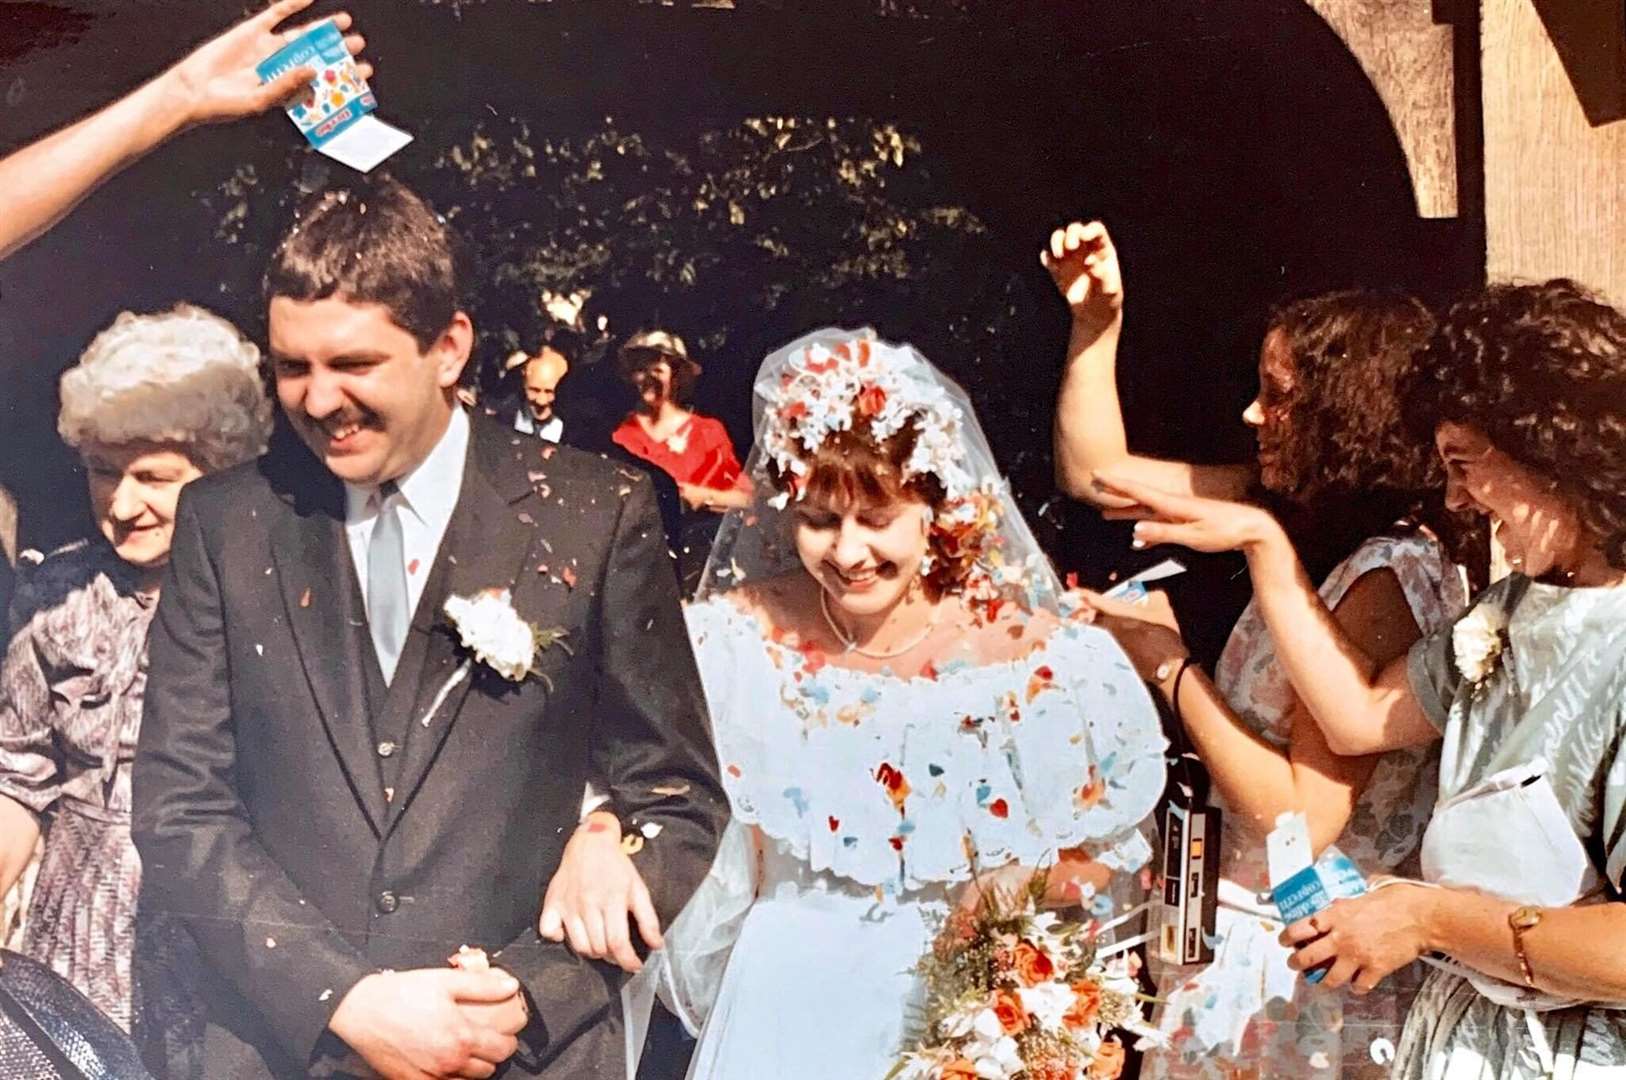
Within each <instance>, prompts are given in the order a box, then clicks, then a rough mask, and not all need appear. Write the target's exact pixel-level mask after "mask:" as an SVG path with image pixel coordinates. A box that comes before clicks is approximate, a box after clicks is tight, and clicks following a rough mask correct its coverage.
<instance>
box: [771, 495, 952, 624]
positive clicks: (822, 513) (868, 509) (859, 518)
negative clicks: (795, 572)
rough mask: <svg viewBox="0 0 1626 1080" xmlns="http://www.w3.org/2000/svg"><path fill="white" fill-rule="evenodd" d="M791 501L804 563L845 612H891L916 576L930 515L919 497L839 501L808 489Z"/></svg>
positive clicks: (918, 573) (864, 613) (923, 556)
mask: <svg viewBox="0 0 1626 1080" xmlns="http://www.w3.org/2000/svg"><path fill="white" fill-rule="evenodd" d="M794 506H795V514H796V530H795V531H796V552H797V554H798V555H799V556H801V560H802V565H803V566H804V567H806V568H807V572H808V573H809V574H812V575H813V577H814V578H815V579H816V580H817V581H818V583H819V585H820V586H822V587H823V589H824V591H825V592H826V593H827V594H829V597H830V599H831V601H833V602H834V603H835V604H836V605H837V606H839V607H840V608H841V609H842V610H844V611H846V612H847V613H849V614H851V615H856V616H865V615H878V614H880V613H882V612H885V611H889V610H890V609H891V608H892V607H893V606H894V605H896V604H897V603H898V601H899V600H901V599H903V597H904V596H905V595H906V594H907V592H908V590H909V586H910V585H911V584H912V583H913V582H914V580H915V579H916V578H917V577H919V576H920V565H921V560H923V559H924V558H925V557H926V550H927V538H926V533H927V520H928V516H929V514H930V510H929V509H928V507H927V505H926V503H925V502H923V501H922V500H920V499H917V498H908V497H905V498H898V499H892V500H888V501H884V502H859V501H852V502H847V503H846V504H844V505H838V504H836V503H834V502H831V501H827V500H823V499H819V498H816V497H814V496H813V495H811V494H809V495H808V496H807V497H805V498H804V499H802V501H800V502H798V503H795V504H794Z"/></svg>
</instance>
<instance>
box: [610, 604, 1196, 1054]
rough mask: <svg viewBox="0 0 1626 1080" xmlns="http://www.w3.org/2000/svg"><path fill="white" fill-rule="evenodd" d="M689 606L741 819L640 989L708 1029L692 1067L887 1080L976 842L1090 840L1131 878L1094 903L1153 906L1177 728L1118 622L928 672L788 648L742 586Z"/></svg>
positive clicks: (991, 854)
mask: <svg viewBox="0 0 1626 1080" xmlns="http://www.w3.org/2000/svg"><path fill="white" fill-rule="evenodd" d="M688 619H689V629H690V636H691V638H692V640H693V643H694V648H695V654H696V656H697V658H698V660H699V664H700V670H701V675H702V678H703V680H704V683H705V687H706V695H707V701H708V703H709V705H710V709H711V714H712V722H713V726H714V731H715V737H716V743H717V753H718V760H719V763H720V764H721V766H722V769H723V774H724V783H725V786H726V787H727V789H728V793H729V798H730V801H731V803H732V806H733V810H734V815H735V819H734V821H733V823H732V824H731V825H730V826H729V833H728V835H727V836H726V838H725V840H724V843H723V847H722V850H721V853H720V854H719V857H718V860H717V863H716V865H715V866H714V867H713V869H712V873H711V876H710V877H709V878H708V880H707V881H706V883H705V885H703V886H702V888H701V890H700V892H699V893H698V894H697V895H696V898H695V900H694V901H693V902H692V903H691V904H690V906H689V907H688V908H687V909H685V911H684V913H683V915H682V916H681V917H680V918H679V919H678V920H676V922H675V923H674V924H673V926H672V927H671V929H670V932H669V933H668V935H667V947H666V948H665V949H664V950H662V951H661V952H659V953H656V954H654V957H653V959H652V963H651V967H650V969H649V975H647V976H646V977H645V979H643V980H641V983H642V984H643V985H645V986H646V987H647V986H648V985H649V984H650V983H658V984H659V985H660V987H661V994H662V997H663V999H664V1000H666V1001H667V1004H668V1005H669V1006H670V1007H672V1008H673V1009H674V1011H675V1012H677V1013H678V1015H679V1016H680V1018H681V1019H683V1020H684V1022H685V1024H687V1025H689V1026H690V1027H691V1029H695V1028H699V1027H700V1026H701V1023H702V1021H703V1025H704V1026H703V1029H702V1030H701V1031H700V1041H699V1047H698V1050H697V1052H696V1054H695V1056H694V1062H693V1065H692V1067H691V1070H690V1074H689V1075H690V1076H691V1077H697V1078H703V1080H747V1078H749V1080H762V1078H764V1077H779V1078H787V1080H794V1078H798V1077H808V1078H814V1077H817V1078H819V1080H829V1078H832V1077H835V1078H840V1080H868V1078H873V1080H881V1078H882V1077H884V1076H885V1075H886V1074H887V1072H888V1070H890V1069H891V1067H892V1066H893V1064H894V1063H895V1062H896V1061H897V1058H898V1056H899V1053H900V1051H902V1050H903V1049H904V1048H905V1045H906V1042H907V1041H908V1040H909V1039H910V1037H911V1036H912V1035H913V1034H914V1029H913V1024H914V1022H915V1021H916V1020H917V1019H918V1017H919V1015H920V1011H921V1007H922V1005H923V1004H924V1002H923V1000H922V994H923V987H922V984H921V981H920V979H919V977H918V976H917V975H916V974H915V970H914V969H915V965H916V964H917V962H918V961H919V960H920V958H921V956H922V955H923V954H924V953H925V952H926V951H927V950H928V949H929V948H930V946H931V941H932V937H933V935H934V933H935V930H936V928H937V923H938V920H939V919H940V918H941V917H942V915H943V914H944V913H946V912H947V910H948V908H949V904H950V902H951V900H952V899H953V898H954V896H955V894H956V892H957V890H958V889H959V888H960V887H961V886H962V885H963V884H964V882H965V881H966V880H967V879H968V878H969V877H970V875H971V871H972V862H971V855H972V853H973V852H975V855H976V858H977V860H978V863H979V865H980V867H981V868H983V869H989V868H994V867H998V866H1000V865H1002V864H1004V863H1006V862H1009V861H1011V860H1016V861H1019V862H1022V863H1024V864H1028V865H1042V864H1044V863H1046V862H1048V861H1050V860H1052V859H1053V858H1054V857H1055V854H1056V852H1057V850H1058V849H1061V848H1072V847H1083V848H1084V849H1086V851H1087V852H1088V853H1090V854H1091V855H1093V856H1094V857H1095V858H1096V859H1097V860H1099V861H1100V862H1102V863H1104V864H1106V865H1107V866H1109V867H1111V868H1113V869H1114V870H1117V871H1119V872H1118V873H1117V874H1115V875H1114V882H1115V884H1114V886H1113V887H1112V888H1111V889H1110V890H1109V892H1108V893H1105V894H1102V895H1100V896H1098V897H1094V898H1093V899H1090V900H1088V901H1086V906H1087V910H1088V911H1089V912H1090V914H1091V915H1093V916H1094V917H1095V918H1097V919H1098V920H1100V921H1101V922H1103V923H1105V922H1108V921H1110V920H1112V919H1113V918H1114V917H1115V916H1117V915H1119V914H1121V913H1123V912H1125V911H1127V910H1130V909H1131V908H1133V907H1134V906H1136V905H1138V904H1140V903H1141V902H1142V901H1143V900H1144V898H1145V896H1146V891H1147V890H1146V887H1145V886H1146V881H1145V879H1146V877H1147V875H1146V874H1144V873H1143V872H1142V871H1143V868H1144V867H1146V865H1147V864H1148V861H1149V859H1150V856H1151V846H1150V844H1149V843H1148V839H1147V837H1146V835H1144V834H1143V829H1145V828H1146V827H1147V826H1148V825H1149V822H1148V820H1147V819H1148V817H1149V815H1150V814H1151V812H1152V810H1153V808H1154V806H1155V804H1156V802H1157V800H1158V798H1159V796H1160V794H1161V791H1162V788H1163V749H1164V741H1163V738H1162V734H1161V731H1160V729H1159V727H1158V723H1157V719H1156V713H1155V711H1154V709H1153V706H1152V704H1151V701H1150V699H1149V697H1148V695H1147V692H1146V690H1145V688H1144V686H1143V685H1142V683H1141V682H1140V680H1139V679H1138V678H1137V676H1136V674H1135V672H1134V670H1133V669H1132V668H1131V667H1130V665H1129V663H1128V661H1127V660H1126V659H1125V658H1124V656H1123V654H1122V652H1121V651H1120V650H1119V649H1118V646H1117V644H1116V643H1115V642H1113V640H1112V639H1111V637H1109V636H1108V635H1107V634H1106V633H1104V632H1102V631H1100V630H1096V629H1094V628H1093V627H1089V626H1087V625H1082V624H1079V623H1074V622H1060V623H1057V624H1055V628H1054V629H1053V630H1052V631H1051V632H1050V633H1049V634H1048V635H1047V636H1045V637H1044V638H1043V639H1042V640H1041V641H1040V643H1039V645H1038V647H1037V648H1036V649H1034V650H1033V651H1030V652H1028V653H1027V654H1026V655H1023V656H1021V657H1020V658H1018V659H1010V660H1005V661H1001V662H993V663H982V664H977V665H971V664H969V663H964V662H960V663H953V664H948V665H945V666H944V667H943V668H942V669H941V670H935V671H933V670H928V672H927V674H926V675H925V676H922V677H914V678H907V679H905V678H899V677H894V676H891V675H887V674H876V673H873V672H867V671H860V670H854V669H852V668H844V667H840V666H837V665H836V664H832V663H828V662H826V658H825V657H823V656H822V655H821V654H818V653H813V652H805V651H802V650H800V649H797V648H794V647H792V646H790V645H786V644H783V643H781V641H779V640H776V638H777V635H775V634H773V633H771V632H769V631H767V630H766V629H765V628H764V627H763V626H762V625H761V624H760V623H759V622H758V621H757V618H756V617H755V616H753V615H751V614H748V613H747V612H746V611H744V610H743V609H742V608H740V607H739V606H737V604H736V603H735V602H734V601H733V600H732V599H730V598H729V597H728V596H726V595H724V596H719V597H716V598H713V599H710V600H708V601H706V602H703V603H699V604H695V605H693V606H691V607H690V608H689V609H688ZM1128 925H1133V924H1132V923H1130V924H1126V926H1128Z"/></svg>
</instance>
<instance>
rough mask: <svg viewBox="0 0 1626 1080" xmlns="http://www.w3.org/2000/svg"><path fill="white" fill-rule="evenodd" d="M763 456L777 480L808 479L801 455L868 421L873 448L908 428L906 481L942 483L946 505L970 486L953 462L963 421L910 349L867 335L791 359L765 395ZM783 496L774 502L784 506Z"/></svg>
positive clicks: (794, 483) (797, 485)
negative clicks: (930, 479) (910, 432)
mask: <svg viewBox="0 0 1626 1080" xmlns="http://www.w3.org/2000/svg"><path fill="white" fill-rule="evenodd" d="M764 397H765V399H766V405H767V409H766V411H765V412H764V414H763V420H762V432H761V437H762V446H763V450H764V452H765V453H766V454H767V455H768V457H769V458H770V459H771V460H772V461H773V463H774V465H775V466H776V467H777V468H778V469H779V472H780V474H781V475H785V476H790V477H792V478H793V480H792V485H791V486H792V487H793V488H794V489H795V491H796V497H797V498H800V497H801V494H802V490H803V488H802V486H801V484H800V483H798V482H797V480H799V479H800V478H801V477H804V476H806V475H807V462H806V460H805V456H806V455H808V454H811V453H813V452H814V451H816V450H817V449H818V448H819V447H820V446H822V445H823V444H824V441H825V439H827V438H829V437H830V436H831V435H832V434H834V433H835V432H838V431H850V430H851V429H852V427H853V424H854V422H855V421H856V420H858V419H860V418H861V419H864V420H867V421H868V423H869V430H870V432H871V434H873V435H874V437H875V439H876V441H877V442H884V441H886V440H887V439H890V438H891V437H892V436H894V435H896V434H897V433H898V432H900V431H902V430H903V429H904V427H905V426H908V425H912V426H913V427H914V429H915V432H916V438H915V445H914V449H913V450H912V451H911V452H910V454H909V460H908V461H906V462H904V464H903V478H904V480H905V481H907V480H911V479H913V478H915V477H917V476H925V475H930V476H933V477H936V479H937V481H938V483H940V484H942V486H943V491H944V494H945V495H947V497H948V501H949V502H950V503H951V504H952V503H958V502H960V501H961V500H963V499H965V498H967V497H968V496H969V495H970V494H971V493H972V491H973V490H974V489H975V487H976V484H975V481H974V480H973V479H972V476H971V474H970V473H969V472H968V471H966V468H965V465H964V463H963V462H962V461H961V460H960V447H961V442H960V429H961V426H962V424H963V422H964V417H963V415H962V414H961V412H960V407H959V406H958V405H956V404H955V403H954V402H953V401H951V400H950V399H949V396H948V392H947V391H946V390H945V389H944V388H943V385H942V384H941V383H940V382H938V380H937V379H936V377H935V376H934V373H933V372H932V371H931V369H930V368H929V367H928V366H927V365H926V364H925V363H924V362H923V361H921V360H920V359H919V358H918V357H917V356H916V355H915V354H914V353H913V352H912V351H911V350H909V349H904V348H898V347H896V346H892V345H888V344H886V343H885V342H881V341H876V340H874V339H873V338H869V337H855V338H853V339H851V340H848V341H842V342H838V343H835V344H829V343H826V342H814V343H813V344H811V345H809V346H808V347H807V348H806V349H803V350H802V351H801V352H800V353H798V354H795V355H793V356H791V358H790V359H789V360H788V362H787V363H786V366H785V370H784V371H783V372H782V373H781V374H780V376H779V382H778V385H777V386H773V387H769V388H767V390H766V391H765V393H764ZM789 499H790V492H788V491H787V492H783V493H781V494H780V495H779V496H778V497H776V498H775V499H774V500H772V501H773V503H774V505H775V506H776V507H779V508H781V509H782V508H783V507H784V506H785V505H786V503H787V502H789Z"/></svg>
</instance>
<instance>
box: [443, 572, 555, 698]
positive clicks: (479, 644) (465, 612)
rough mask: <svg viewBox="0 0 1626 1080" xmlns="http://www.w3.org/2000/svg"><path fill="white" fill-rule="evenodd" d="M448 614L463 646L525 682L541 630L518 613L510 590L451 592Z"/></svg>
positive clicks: (501, 672) (503, 673)
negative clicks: (468, 594) (509, 592)
mask: <svg viewBox="0 0 1626 1080" xmlns="http://www.w3.org/2000/svg"><path fill="white" fill-rule="evenodd" d="M446 615H447V617H448V618H450V619H451V621H452V626H453V627H454V628H455V629H456V630H457V635H458V638H459V640H460V641H461V642H462V644H463V647H464V648H466V649H468V650H469V651H470V652H472V653H473V654H474V658H475V659H476V660H478V661H480V663H482V664H485V665H486V666H487V667H489V668H491V669H492V670H493V671H495V672H496V673H497V674H499V675H501V676H502V677H503V678H505V679H508V680H511V681H513V682H522V681H523V680H524V679H525V677H526V676H528V675H530V674H531V671H532V664H533V662H534V661H535V660H536V651H537V648H538V640H537V639H538V632H537V630H536V628H535V627H533V626H532V625H531V624H530V623H528V622H526V621H525V620H524V619H522V618H520V617H519V612H517V611H515V610H514V605H513V602H512V600H511V599H510V597H509V594H508V590H506V589H503V590H501V591H495V590H488V591H486V592H482V593H479V594H478V595H475V596H472V597H470V596H448V597H447V598H446Z"/></svg>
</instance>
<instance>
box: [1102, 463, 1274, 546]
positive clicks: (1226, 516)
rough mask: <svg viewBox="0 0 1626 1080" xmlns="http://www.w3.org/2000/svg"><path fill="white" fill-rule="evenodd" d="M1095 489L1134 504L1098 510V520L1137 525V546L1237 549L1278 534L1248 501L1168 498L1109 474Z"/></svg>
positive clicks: (1264, 513)
mask: <svg viewBox="0 0 1626 1080" xmlns="http://www.w3.org/2000/svg"><path fill="white" fill-rule="evenodd" d="M1095 485H1096V488H1097V489H1098V490H1100V491H1103V492H1106V493H1107V494H1110V495H1115V496H1117V497H1118V498H1121V499H1130V500H1133V501H1134V503H1135V505H1134V506H1128V507H1123V508H1122V509H1108V510H1104V511H1102V514H1101V516H1102V517H1105V518H1108V519H1111V520H1116V521H1135V522H1137V523H1138V524H1136V526H1135V541H1134V545H1135V547H1137V548H1144V547H1151V546H1154V545H1157V544H1178V545H1180V546H1181V547H1188V548H1191V549H1192V550H1193V551H1210V552H1212V551H1242V550H1245V549H1247V548H1249V547H1252V546H1253V545H1256V544H1262V543H1265V542H1267V541H1269V540H1270V539H1271V538H1272V537H1273V536H1274V535H1276V534H1277V533H1279V532H1280V531H1281V526H1279V525H1278V524H1277V523H1276V519H1275V518H1273V517H1271V516H1270V512H1269V511H1267V510H1265V509H1263V508H1262V507H1258V506H1254V505H1252V504H1251V503H1243V502H1227V501H1226V500H1224V499H1205V498H1202V497H1201V496H1197V495H1174V494H1171V493H1169V492H1167V491H1160V490H1158V489H1157V488H1154V487H1150V486H1148V485H1146V484H1142V483H1139V482H1137V481H1135V480H1131V479H1129V478H1128V477H1125V476H1119V475H1117V474H1114V473H1110V472H1097V473H1096V474H1095Z"/></svg>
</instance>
